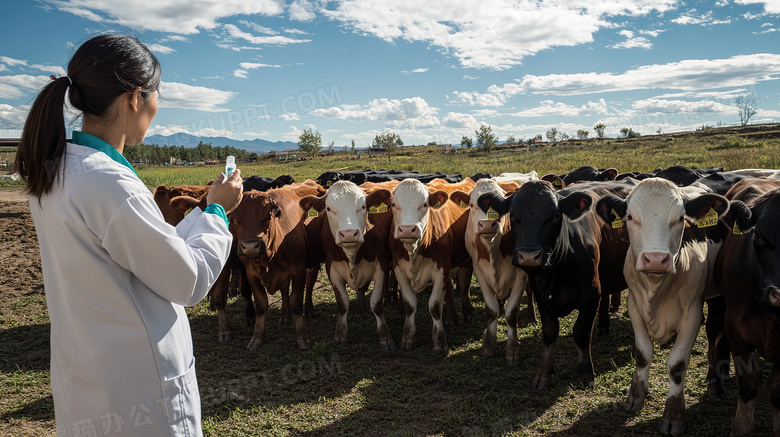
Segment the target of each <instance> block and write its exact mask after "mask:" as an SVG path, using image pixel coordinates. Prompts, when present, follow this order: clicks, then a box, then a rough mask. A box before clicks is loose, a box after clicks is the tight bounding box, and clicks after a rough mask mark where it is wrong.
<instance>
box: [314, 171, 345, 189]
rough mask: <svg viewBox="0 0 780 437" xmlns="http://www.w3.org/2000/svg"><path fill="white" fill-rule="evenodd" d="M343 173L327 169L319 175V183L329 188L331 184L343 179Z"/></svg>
mask: <svg viewBox="0 0 780 437" xmlns="http://www.w3.org/2000/svg"><path fill="white" fill-rule="evenodd" d="M343 176H344V175H343V174H342V173H341V172H340V171H326V172H324V173H322V174H321V175H319V176H317V183H318V184H320V185H322V186H323V187H326V188H329V187H330V186H331V185H333V184H335V183H336V182H338V181H340V180H342V178H343Z"/></svg>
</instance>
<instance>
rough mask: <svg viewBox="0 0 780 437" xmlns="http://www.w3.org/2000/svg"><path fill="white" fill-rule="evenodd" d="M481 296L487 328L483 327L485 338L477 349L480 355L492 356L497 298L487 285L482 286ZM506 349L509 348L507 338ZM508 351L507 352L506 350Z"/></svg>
mask: <svg viewBox="0 0 780 437" xmlns="http://www.w3.org/2000/svg"><path fill="white" fill-rule="evenodd" d="M482 298H483V299H484V301H485V313H487V329H485V338H484V340H482V348H481V349H480V350H479V355H480V356H481V357H492V356H493V353H494V352H495V349H496V343H497V341H496V330H497V328H498V311H499V308H498V299H496V295H495V294H494V293H493V290H488V289H487V287H483V288H482ZM506 347H507V349H509V339H508V338H507V345H506ZM507 353H508V352H507Z"/></svg>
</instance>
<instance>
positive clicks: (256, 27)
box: [238, 20, 279, 35]
mask: <svg viewBox="0 0 780 437" xmlns="http://www.w3.org/2000/svg"><path fill="white" fill-rule="evenodd" d="M238 22H239V23H241V24H243V25H244V26H246V27H248V28H250V29H252V30H254V31H255V32H260V33H265V34H267V35H277V34H278V33H279V32H277V31H275V30H273V29H271V28H270V27H265V26H261V25H259V24H257V23H254V22H251V21H247V20H239V21H238Z"/></svg>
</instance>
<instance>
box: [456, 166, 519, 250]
mask: <svg viewBox="0 0 780 437" xmlns="http://www.w3.org/2000/svg"><path fill="white" fill-rule="evenodd" d="M487 193H495V194H496V195H498V196H501V197H505V196H506V192H505V191H504V190H503V189H502V188H501V187H500V186H499V185H498V183H497V182H496V181H494V180H492V179H480V180H478V181H477V184H476V185H475V186H474V188H473V189H472V190H471V193H470V194H466V193H464V192H462V191H455V192H454V193H452V194H450V200H451V201H453V202H455V203H456V204H458V205H460V206H461V207H462V208H468V209H469V224H468V226H470V229H471V232H473V234H474V235H479V236H480V237H481V238H483V239H485V240H488V241H493V240H494V239H495V238H496V237H499V236H500V235H501V234H502V231H503V229H504V224H505V223H506V216H505V215H504V216H499V215H498V214H497V213H491V215H490V216H488V213H487V212H485V211H483V210H482V209H481V208H479V206H478V201H479V197H480V196H481V195H483V194H487ZM499 238H500V237H499Z"/></svg>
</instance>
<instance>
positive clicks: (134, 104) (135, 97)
mask: <svg viewBox="0 0 780 437" xmlns="http://www.w3.org/2000/svg"><path fill="white" fill-rule="evenodd" d="M139 100H143V98H142V97H141V87H138V88H136V89H134V90H133V92H132V93H130V108H131V109H132V110H133V112H138V110H139V106H138V102H139Z"/></svg>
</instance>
